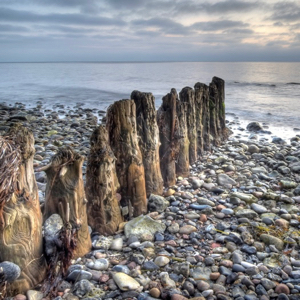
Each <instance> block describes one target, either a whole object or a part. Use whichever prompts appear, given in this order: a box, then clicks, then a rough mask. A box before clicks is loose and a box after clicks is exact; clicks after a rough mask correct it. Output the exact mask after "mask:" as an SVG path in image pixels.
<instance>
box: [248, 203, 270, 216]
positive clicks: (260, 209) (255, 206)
mask: <svg viewBox="0 0 300 300" xmlns="http://www.w3.org/2000/svg"><path fill="white" fill-rule="evenodd" d="M251 209H253V210H254V211H255V212H257V213H258V214H263V213H266V212H268V209H267V208H266V207H265V206H263V205H259V204H257V203H252V204H251Z"/></svg>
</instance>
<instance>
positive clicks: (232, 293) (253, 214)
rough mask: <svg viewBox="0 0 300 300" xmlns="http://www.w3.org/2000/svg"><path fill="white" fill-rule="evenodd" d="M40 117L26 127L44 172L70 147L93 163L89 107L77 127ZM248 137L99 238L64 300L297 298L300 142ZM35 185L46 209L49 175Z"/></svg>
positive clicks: (217, 152)
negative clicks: (58, 153) (111, 233)
mask: <svg viewBox="0 0 300 300" xmlns="http://www.w3.org/2000/svg"><path fill="white" fill-rule="evenodd" d="M10 109H11V110H12V111H14V114H13V113H12V112H10V110H5V108H4V109H3V107H2V106H1V105H0V113H1V116H4V117H3V118H1V120H0V130H1V128H4V129H5V128H6V127H7V124H5V123H4V122H6V120H7V119H8V117H12V116H13V115H15V116H16V115H18V112H17V111H18V109H17V108H13V107H12V108H10ZM2 113H3V115H2ZM22 113H23V112H22ZM39 113H40V112H39ZM87 113H89V114H91V116H90V117H93V113H92V112H87ZM101 114H102V113H101ZM103 114H104V112H103ZM34 115H35V112H34V110H33V112H31V113H30V114H28V117H27V116H26V118H24V119H22V122H24V124H26V126H28V127H30V128H31V129H32V130H33V133H34V135H35V138H36V143H35V149H36V155H35V164H38V165H40V164H41V165H44V164H46V163H47V162H49V160H50V158H51V156H52V155H53V154H55V152H56V151H57V149H58V148H59V147H61V146H64V145H66V146H73V147H74V146H75V147H76V148H78V151H80V153H85V155H86V154H87V153H88V152H89V142H88V141H89V138H90V134H91V132H92V130H94V128H95V126H96V123H95V122H91V123H89V122H90V121H88V119H87V118H88V117H87V116H86V113H84V112H83V109H82V108H81V107H78V108H74V112H73V113H72V116H73V115H74V117H69V119H68V118H62V119H59V118H57V116H56V114H54V113H53V114H52V113H51V112H49V113H47V115H48V116H47V117H45V118H44V119H43V118H40V117H36V118H31V116H32V117H34ZM36 115H37V116H38V113H36ZM3 121H4V122H3ZM9 122H10V121H9ZM235 122H237V121H235ZM3 125H4V126H3ZM239 126H241V125H239ZM61 128H64V130H63V131H62V130H61ZM241 129H244V128H241ZM247 130H248V131H249V132H250V131H251V133H253V134H254V135H253V136H251V137H250V136H248V134H249V133H247V131H241V135H240V136H239V137H234V136H231V137H230V138H229V139H228V141H227V142H226V143H225V144H224V145H221V146H220V147H218V148H216V147H213V148H212V151H211V152H210V153H206V152H204V153H203V154H202V156H201V157H200V159H199V161H197V162H195V163H194V164H193V165H192V166H191V168H190V171H191V176H190V177H189V178H183V177H182V178H178V181H177V183H176V185H174V186H172V187H170V188H168V189H167V190H166V191H165V193H164V197H162V196H156V195H151V196H150V197H149V198H148V208H149V212H151V214H148V215H145V216H140V217H137V218H134V219H133V220H130V221H129V222H127V223H125V222H124V223H123V227H122V226H121V227H120V231H119V232H118V234H116V235H115V236H108V237H105V236H100V235H94V236H93V249H92V251H91V252H90V253H88V254H87V255H86V256H85V257H83V258H80V259H79V260H77V261H74V262H73V265H72V266H71V267H70V268H69V270H68V273H67V276H66V278H64V279H65V280H67V281H65V282H66V283H67V285H65V287H61V289H60V290H59V293H61V294H59V295H58V296H59V297H61V298H64V299H69V300H71V299H74V300H75V299H79V298H84V299H96V298H103V299H104V298H105V299H122V298H123V299H125V298H137V299H139V300H153V299H159V298H161V299H173V300H176V299H177V300H185V299H195V300H196V299H197V300H200V299H201V300H203V299H204V298H205V299H207V300H212V299H216V300H223V299H225V300H230V299H235V300H241V299H243V300H254V299H255V300H256V299H261V300H270V299H282V300H285V299H289V297H290V299H297V298H295V297H297V296H298V295H297V293H299V291H300V281H299V280H300V256H299V244H300V238H299V234H298V233H297V232H298V230H299V226H300V222H299V214H300V209H299V208H300V187H299V182H300V179H299V173H300V143H299V142H300V141H299V138H298V139H297V138H296V137H295V138H294V139H293V142H292V143H291V144H288V143H286V144H284V143H282V140H280V139H278V138H276V137H272V138H273V143H269V142H266V141H264V140H263V139H261V137H264V136H265V135H264V134H263V133H262V132H261V130H264V127H263V125H261V124H259V123H257V122H252V123H251V125H250V124H249V126H247ZM245 133H247V135H245V136H243V134H245ZM252 138H253V139H252ZM255 138H256V139H255ZM85 169H86V161H85V162H84V167H83V170H85ZM84 175H85V174H84ZM36 179H37V182H38V189H39V197H40V201H41V203H42V202H44V197H45V188H46V176H45V174H44V173H43V172H36ZM120 199H121V198H120ZM49 223H52V225H51V224H50V225H51V226H50V227H51V228H52V229H53V230H52V232H53V233H54V234H52V235H49V238H48V237H47V238H46V251H49V254H51V253H52V252H53V247H54V246H55V232H57V229H56V227H55V226H56V225H57V226H58V225H59V226H61V224H59V222H56V221H54V222H50V221H49ZM47 226H48V225H47ZM47 226H46V227H47ZM51 228H50V232H51ZM57 228H58V227H57ZM272 228H277V231H272V230H273V229H272ZM47 230H48V227H47V228H46V231H47ZM122 230H123V231H122ZM47 239H48V240H49V242H48V243H47ZM53 245H54V246H53ZM51 247H52V248H51ZM3 263H4V262H2V263H0V268H1V264H3ZM4 269H5V268H3V271H2V273H4V274H6V276H8V277H7V278H8V279H9V280H12V281H13V280H15V279H16V278H18V276H19V275H20V272H18V271H17V269H18V267H16V268H15V270H16V272H12V273H11V275H9V274H10V273H9V272H8V271H7V269H6V271H5V270H4ZM0 275H1V269H0ZM65 291H67V292H65ZM142 291H143V292H142ZM35 292H36V291H35ZM62 293H64V294H62ZM95 293H96V294H97V295H96V294H95ZM200 293H201V294H200ZM29 294H31V292H29ZM86 295H88V296H86ZM287 295H288V296H287ZM292 296H294V298H292ZM37 297H38V296H37ZM59 297H57V300H59V299H61V298H59ZM193 297H194V298H193ZM203 297H204V298H203ZM15 299H17V300H25V299H36V297H35V296H34V298H33V296H31V295H30V296H28V293H27V298H26V297H25V296H23V297H22V296H21V295H17V296H15Z"/></svg>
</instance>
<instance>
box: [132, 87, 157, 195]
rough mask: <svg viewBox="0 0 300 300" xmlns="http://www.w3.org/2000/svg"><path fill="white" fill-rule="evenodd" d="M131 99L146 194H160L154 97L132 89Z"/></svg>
mask: <svg viewBox="0 0 300 300" xmlns="http://www.w3.org/2000/svg"><path fill="white" fill-rule="evenodd" d="M131 99H133V100H134V102H135V106H136V121H137V134H138V137H139V147H140V150H141V153H142V157H143V164H144V168H145V181H146V192H147V196H150V194H157V195H161V194H162V192H163V179H162V176H161V171H160V160H159V146H160V141H159V131H158V126H157V121H156V110H155V99H154V96H153V95H152V94H151V93H142V92H139V91H133V92H132V93H131Z"/></svg>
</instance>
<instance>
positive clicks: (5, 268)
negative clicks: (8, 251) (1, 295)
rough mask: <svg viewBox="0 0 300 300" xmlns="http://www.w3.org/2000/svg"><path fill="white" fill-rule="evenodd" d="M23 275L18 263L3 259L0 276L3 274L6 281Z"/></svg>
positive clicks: (11, 280) (0, 265) (0, 264)
mask: <svg viewBox="0 0 300 300" xmlns="http://www.w3.org/2000/svg"><path fill="white" fill-rule="evenodd" d="M20 275H21V269H20V267H19V266H18V265H16V264H14V263H12V262H10V261H3V262H1V263H0V276H1V277H2V276H3V279H4V281H7V282H13V281H15V280H17V279H18V278H19V276H20Z"/></svg>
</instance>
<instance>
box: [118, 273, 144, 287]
mask: <svg viewBox="0 0 300 300" xmlns="http://www.w3.org/2000/svg"><path fill="white" fill-rule="evenodd" d="M113 279H114V281H115V283H116V284H117V286H118V287H119V289H120V290H122V291H133V290H136V289H138V288H139V287H140V284H139V283H138V282H137V281H136V280H135V279H133V278H132V277H130V276H129V275H127V274H124V273H115V274H113Z"/></svg>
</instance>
